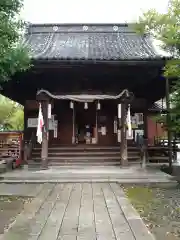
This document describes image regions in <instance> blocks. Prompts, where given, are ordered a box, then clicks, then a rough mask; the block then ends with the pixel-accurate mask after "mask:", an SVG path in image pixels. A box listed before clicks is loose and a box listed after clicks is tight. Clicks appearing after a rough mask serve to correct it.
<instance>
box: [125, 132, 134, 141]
mask: <svg viewBox="0 0 180 240" xmlns="http://www.w3.org/2000/svg"><path fill="white" fill-rule="evenodd" d="M126 139H127V140H133V139H134V136H133V130H131V134H130V135H129V133H128V131H126Z"/></svg>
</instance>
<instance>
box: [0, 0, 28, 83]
mask: <svg viewBox="0 0 180 240" xmlns="http://www.w3.org/2000/svg"><path fill="white" fill-rule="evenodd" d="M22 3H23V2H22V0H0V81H2V80H8V79H9V78H10V77H11V76H12V75H13V74H14V73H16V72H17V71H23V70H26V69H27V68H28V67H29V57H28V51H27V49H25V48H23V47H22V44H21V37H22V33H23V28H24V23H23V22H22V21H21V20H20V19H19V13H20V10H21V7H22Z"/></svg>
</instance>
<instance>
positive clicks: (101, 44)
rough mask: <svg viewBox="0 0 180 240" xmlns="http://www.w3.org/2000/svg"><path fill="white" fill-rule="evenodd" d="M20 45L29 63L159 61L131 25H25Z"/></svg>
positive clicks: (150, 44) (157, 54)
mask: <svg viewBox="0 0 180 240" xmlns="http://www.w3.org/2000/svg"><path fill="white" fill-rule="evenodd" d="M24 44H25V45H26V46H28V47H29V48H30V50H31V54H32V58H33V59H54V60H61V59H62V60H63V59H65V60H66V59H75V60H79V59H86V60H149V59H152V60H153V59H162V58H163V57H164V56H162V55H161V54H160V52H158V51H157V49H156V48H155V46H154V45H153V41H152V39H151V38H150V37H149V36H140V35H138V34H136V33H135V31H134V30H133V28H132V26H131V25H127V24H119V25H118V24H116V25H111V24H104V25H97V24H96V25H95V24H94V25H92V24H89V25H85V26H84V25H82V24H71V25H65V24H61V25H57V24H42V25H41V24H38V25H37V24H36V25H29V27H28V31H27V34H26V38H25V41H24Z"/></svg>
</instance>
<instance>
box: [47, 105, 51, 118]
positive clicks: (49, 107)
mask: <svg viewBox="0 0 180 240" xmlns="http://www.w3.org/2000/svg"><path fill="white" fill-rule="evenodd" d="M48 119H51V104H50V103H49V104H48Z"/></svg>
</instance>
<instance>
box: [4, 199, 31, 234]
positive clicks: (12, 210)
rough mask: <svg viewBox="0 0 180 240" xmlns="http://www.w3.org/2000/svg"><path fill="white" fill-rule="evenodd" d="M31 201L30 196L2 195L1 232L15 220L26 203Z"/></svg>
mask: <svg viewBox="0 0 180 240" xmlns="http://www.w3.org/2000/svg"><path fill="white" fill-rule="evenodd" d="M27 201H31V199H29V198H23V197H9V196H0V234H3V233H4V229H6V228H8V226H9V225H10V224H11V223H12V222H13V221H14V219H15V217H16V216H17V215H18V214H19V213H20V212H21V211H22V210H23V207H24V203H25V202H27Z"/></svg>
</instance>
